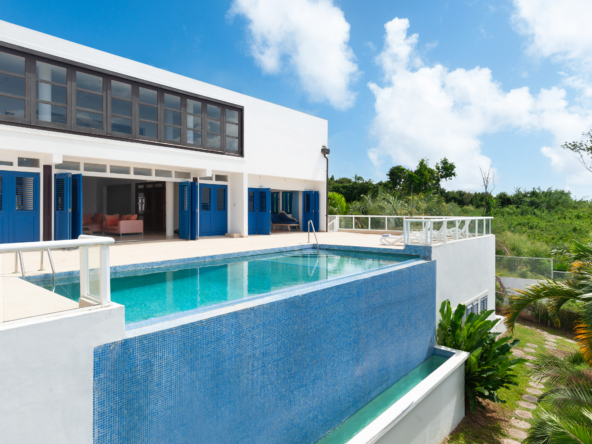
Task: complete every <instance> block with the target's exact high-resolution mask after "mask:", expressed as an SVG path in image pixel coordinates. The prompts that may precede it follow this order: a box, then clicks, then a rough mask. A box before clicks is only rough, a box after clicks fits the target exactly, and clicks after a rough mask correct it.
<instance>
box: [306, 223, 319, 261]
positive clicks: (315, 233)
mask: <svg viewBox="0 0 592 444" xmlns="http://www.w3.org/2000/svg"><path fill="white" fill-rule="evenodd" d="M310 227H312V234H314V237H315V241H316V242H317V253H318V252H319V240H318V239H317V232H316V231H315V228H314V224H313V223H312V220H309V221H308V242H307V243H309V244H310Z"/></svg>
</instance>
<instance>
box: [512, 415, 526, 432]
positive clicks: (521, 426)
mask: <svg viewBox="0 0 592 444" xmlns="http://www.w3.org/2000/svg"><path fill="white" fill-rule="evenodd" d="M510 422H511V423H512V425H513V426H514V427H518V428H519V429H530V424H529V423H527V422H526V421H521V420H520V419H516V418H512V420H511V421H510Z"/></svg>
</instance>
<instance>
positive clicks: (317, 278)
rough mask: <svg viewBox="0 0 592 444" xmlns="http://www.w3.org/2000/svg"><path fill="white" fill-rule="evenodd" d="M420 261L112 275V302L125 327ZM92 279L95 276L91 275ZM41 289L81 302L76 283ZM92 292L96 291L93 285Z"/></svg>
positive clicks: (189, 267) (342, 256)
mask: <svg viewBox="0 0 592 444" xmlns="http://www.w3.org/2000/svg"><path fill="white" fill-rule="evenodd" d="M411 259H416V257H414V256H407V255H396V254H388V253H368V252H358V251H351V250H321V251H320V252H319V253H317V252H316V250H305V251H303V250H296V251H288V252H281V253H273V254H255V255H248V256H240V257H235V258H233V259H226V260H201V261H196V262H193V263H185V264H183V265H176V266H174V267H167V268H159V269H157V270H155V269H154V268H151V269H146V270H144V271H142V270H140V271H134V272H133V274H131V275H130V273H129V272H127V273H125V272H122V273H117V272H116V273H112V274H111V300H112V301H114V302H117V303H118V304H122V305H125V321H126V323H128V324H129V323H134V322H139V321H143V320H146V319H150V318H156V317H160V316H166V315H170V314H174V313H179V312H183V311H187V310H194V309H198V308H204V307H211V306H214V305H216V304H222V303H227V302H232V301H238V300H241V299H245V298H247V297H253V296H258V295H262V294H265V293H269V292H272V291H277V290H282V289H288V288H290V287H297V286H299V285H304V284H310V283H314V282H322V281H326V280H330V279H335V278H339V277H344V276H349V275H353V274H356V273H360V272H365V271H370V270H375V269H378V268H381V267H385V266H389V265H393V264H397V263H400V262H403V261H409V260H411ZM91 276H92V273H91ZM37 284H38V285H40V286H42V287H44V288H47V289H49V290H51V291H55V293H58V294H60V295H62V296H65V297H68V298H70V299H73V300H75V301H78V299H79V297H80V284H79V281H78V278H66V279H59V278H58V279H57V281H56V285H55V289H54V286H53V283H52V282H48V281H42V282H39V283H37ZM91 293H92V294H98V291H96V290H95V291H93V285H92V282H91Z"/></svg>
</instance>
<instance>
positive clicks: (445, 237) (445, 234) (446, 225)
mask: <svg viewBox="0 0 592 444" xmlns="http://www.w3.org/2000/svg"><path fill="white" fill-rule="evenodd" d="M443 224H444V227H443V228H444V243H447V242H448V222H447V221H446V219H444V222H443Z"/></svg>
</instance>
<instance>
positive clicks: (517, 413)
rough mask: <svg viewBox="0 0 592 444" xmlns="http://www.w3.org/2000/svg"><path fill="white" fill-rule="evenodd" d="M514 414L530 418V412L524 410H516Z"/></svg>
mask: <svg viewBox="0 0 592 444" xmlns="http://www.w3.org/2000/svg"><path fill="white" fill-rule="evenodd" d="M514 415H516V416H519V417H520V418H524V419H532V413H530V412H526V411H524V410H516V411H515V412H514Z"/></svg>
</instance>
